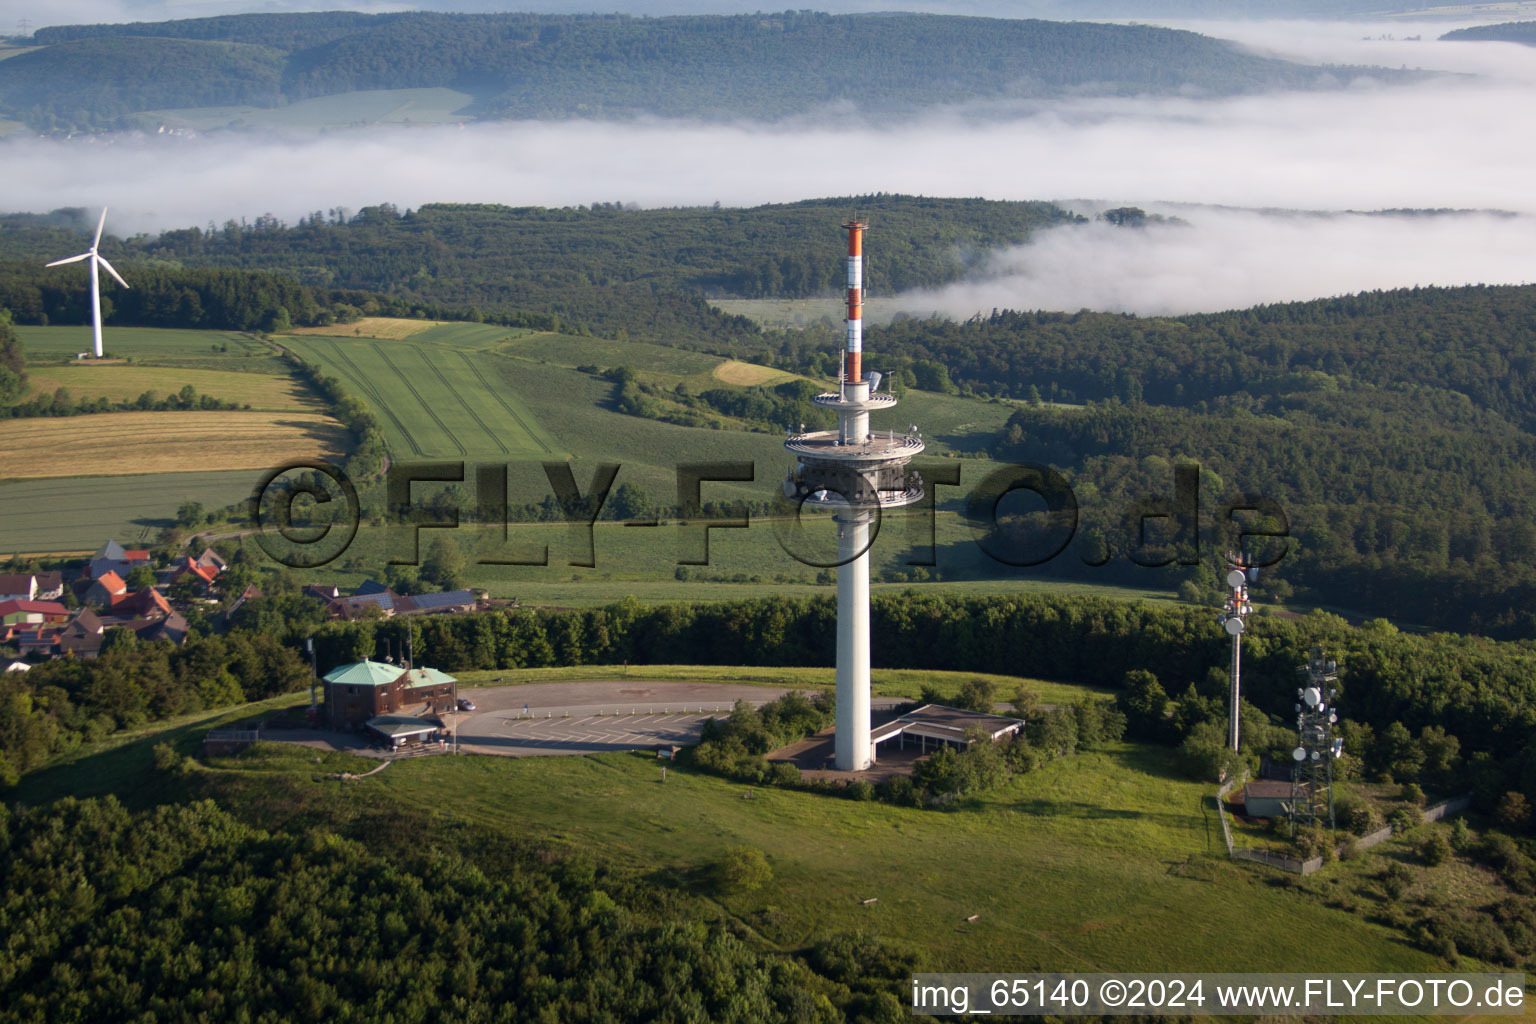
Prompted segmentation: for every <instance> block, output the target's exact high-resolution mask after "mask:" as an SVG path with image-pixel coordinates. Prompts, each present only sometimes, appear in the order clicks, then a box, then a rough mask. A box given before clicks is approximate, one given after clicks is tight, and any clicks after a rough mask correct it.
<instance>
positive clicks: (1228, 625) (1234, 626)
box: [1222, 615, 1243, 636]
mask: <svg viewBox="0 0 1536 1024" xmlns="http://www.w3.org/2000/svg"><path fill="white" fill-rule="evenodd" d="M1222 626H1223V627H1224V628H1225V629H1226V631H1227V632H1228V633H1231V634H1232V635H1233V636H1237V635H1238V634H1239V633H1241V632H1242V631H1243V620H1242V619H1240V618H1238V617H1237V616H1235V615H1234V616H1232V617H1231V618H1230V619H1228V620H1227V621H1226V622H1223V623H1222Z"/></svg>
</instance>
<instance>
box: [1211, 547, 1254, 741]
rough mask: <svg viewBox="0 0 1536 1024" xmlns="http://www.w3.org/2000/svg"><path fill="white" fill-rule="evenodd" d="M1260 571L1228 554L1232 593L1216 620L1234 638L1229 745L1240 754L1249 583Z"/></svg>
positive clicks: (1251, 606) (1228, 723) (1228, 715)
mask: <svg viewBox="0 0 1536 1024" xmlns="http://www.w3.org/2000/svg"><path fill="white" fill-rule="evenodd" d="M1257 573H1258V570H1257V569H1252V568H1249V567H1248V566H1247V565H1246V564H1245V563H1244V562H1243V560H1242V558H1240V557H1239V556H1237V555H1234V554H1231V553H1228V555H1227V587H1228V589H1230V590H1231V591H1232V593H1231V595H1230V596H1229V597H1228V598H1227V603H1226V604H1225V605H1224V606H1223V607H1222V611H1221V614H1220V615H1218V616H1217V617H1216V621H1217V622H1218V623H1220V624H1221V628H1223V629H1225V630H1226V631H1227V634H1228V635H1229V636H1231V637H1232V692H1231V700H1230V703H1229V706H1228V708H1227V746H1229V747H1231V748H1232V752H1233V753H1234V754H1235V753H1237V746H1238V742H1239V740H1241V738H1242V726H1243V716H1242V713H1241V707H1242V701H1241V698H1242V685H1241V684H1242V677H1243V631H1244V630H1246V629H1247V628H1248V616H1249V615H1250V614H1252V612H1253V604H1252V603H1251V602H1250V601H1249V600H1248V582H1249V580H1251V579H1252V578H1253V577H1254V576H1255V575H1256V574H1257Z"/></svg>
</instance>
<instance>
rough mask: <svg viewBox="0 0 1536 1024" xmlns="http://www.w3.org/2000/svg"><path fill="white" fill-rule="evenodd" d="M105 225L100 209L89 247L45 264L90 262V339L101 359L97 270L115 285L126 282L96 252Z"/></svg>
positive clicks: (105, 213)
mask: <svg viewBox="0 0 1536 1024" xmlns="http://www.w3.org/2000/svg"><path fill="white" fill-rule="evenodd" d="M106 224H107V208H106V207H105V206H103V207H102V208H101V219H100V220H99V221H97V222H96V237H95V238H94V239H93V240H92V241H91V247H90V248H89V249H87V250H85V252H83V253H81V254H80V255H78V256H70V257H68V258H66V259H62V260H54V261H53V262H52V263H49V264H47V265H48V266H50V267H60V266H63V265H64V264H66V263H79V262H80V261H81V260H90V261H91V339H92V341H94V342H95V352H96V358H97V359H100V358H101V271H100V270H99V269H97V268H99V267H106V268H107V273H109V274H111V275H112V276H113V277H115V278H117V283H118V284H120V285H122V286H123V287H124V288H127V287H128V282H127V281H124V280H123V275H121V274H119V273H118V272H117V271H116V270H114V269H113V268H112V264H110V263H108V262H107V260H106V257H104V256H102V255H101V254H100V253H98V252H97V251H96V249H97V247H98V246H100V245H101V229H102V228H104V227H106Z"/></svg>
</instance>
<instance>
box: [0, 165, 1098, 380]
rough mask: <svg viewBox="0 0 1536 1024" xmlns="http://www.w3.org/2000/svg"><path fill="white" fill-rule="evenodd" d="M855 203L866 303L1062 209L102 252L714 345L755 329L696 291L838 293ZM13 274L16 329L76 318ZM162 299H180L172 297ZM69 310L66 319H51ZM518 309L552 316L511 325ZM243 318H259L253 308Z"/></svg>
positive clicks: (543, 212) (334, 218) (75, 296)
mask: <svg viewBox="0 0 1536 1024" xmlns="http://www.w3.org/2000/svg"><path fill="white" fill-rule="evenodd" d="M854 213H857V214H858V215H859V216H861V217H863V218H864V219H866V220H868V221H869V222H870V224H871V225H872V230H878V231H879V232H880V238H881V248H880V252H879V254H878V256H875V257H873V258H872V259H871V261H870V266H869V267H868V269H867V271H866V280H867V281H868V282H869V283H868V288H869V289H870V291H871V294H873V295H890V294H894V293H895V292H898V291H902V290H905V289H909V288H920V287H933V286H936V285H940V284H944V283H947V282H950V281H954V280H957V279H958V278H960V277H962V276H963V275H964V274H965V273H966V271H967V270H968V269H969V268H970V267H972V266H974V265H975V264H976V263H977V262H978V261H980V260H981V259H983V258H984V256H985V253H986V252H988V251H989V250H992V249H995V248H998V247H1001V246H1005V245H1012V244H1017V243H1020V242H1023V241H1026V240H1027V239H1028V238H1029V237H1031V235H1033V234H1034V233H1035V232H1037V231H1039V230H1042V229H1044V228H1046V227H1049V226H1051V225H1053V224H1059V223H1063V222H1066V221H1070V220H1072V219H1073V215H1072V214H1071V213H1070V212H1068V211H1066V210H1064V209H1062V208H1060V207H1058V206H1056V205H1054V204H1052V203H1028V202H996V201H991V200H984V199H929V198H924V197H913V196H896V195H870V196H857V197H846V198H833V199H816V200H807V201H804V202H798V203H789V204H784V205H773V206H759V207H753V208H750V209H738V208H726V209H716V208H709V207H691V208H676V209H659V210H635V209H625V208H623V207H622V206H620V205H619V204H617V203H607V202H594V203H593V204H592V205H591V206H590V207H579V208H569V207H566V208H560V209H545V208H542V207H520V208H512V207H505V206H477V205H453V204H429V205H426V206H423V207H421V208H420V209H418V210H414V211H412V210H407V211H403V212H402V211H400V210H398V209H396V208H395V207H393V206H390V205H382V206H374V207H367V208H364V209H363V210H361V211H358V212H357V213H355V214H348V213H346V212H345V211H340V210H332V211H316V212H314V213H313V214H311V215H309V216H307V217H305V218H303V219H302V221H301V222H300V223H299V224H297V225H295V226H292V227H289V226H285V225H283V224H282V223H280V222H279V221H277V220H276V219H275V218H267V217H262V218H258V219H257V220H256V222H254V223H249V224H238V223H235V222H233V221H231V222H228V223H226V224H225V225H223V226H222V227H215V226H213V225H209V226H208V227H207V228H206V229H204V228H197V227H193V228H186V229H182V230H174V231H167V232H164V233H162V234H160V235H159V236H157V237H154V238H149V237H142V236H141V237H134V238H129V239H104V240H103V243H102V253H103V255H105V256H106V257H107V258H108V259H110V260H112V262H113V265H114V266H116V267H118V268H119V269H120V270H121V271H122V272H123V273H124V274H125V275H127V276H128V279H129V280H130V281H131V282H134V287H135V288H140V287H143V288H146V289H147V290H153V289H154V288H155V287H156V284H155V281H154V280H153V278H152V277H151V278H147V279H145V280H144V282H143V284H142V285H141V284H140V283H139V282H140V276H139V270H138V268H139V267H140V266H143V265H144V264H146V263H147V264H149V265H150V266H151V267H153V266H156V265H160V264H166V265H170V266H180V267H183V268H187V269H190V268H210V269H211V268H225V269H240V270H264V271H274V272H277V271H280V272H282V273H284V274H286V275H288V276H289V277H291V278H293V279H295V280H297V281H299V282H302V283H303V284H304V285H307V286H308V287H310V288H312V289H315V290H316V291H318V292H322V293H327V294H329V293H331V292H334V291H337V290H343V291H344V290H356V291H359V292H369V293H387V294H388V295H389V296H390V300H391V301H392V302H393V303H395V304H396V306H395V309H394V313H395V315H419V316H426V317H434V318H447V319H452V318H455V317H465V316H469V315H471V314H473V315H476V316H483V317H484V318H485V319H498V320H501V321H503V322H508V323H514V324H523V323H527V324H528V325H529V326H539V327H541V328H542V329H546V330H559V329H561V327H565V328H566V329H576V328H581V327H586V328H589V329H591V330H592V331H594V332H598V333H603V334H607V335H609V336H616V335H618V334H619V332H621V331H622V332H623V335H624V336H626V337H629V338H633V339H636V340H647V341H657V342H661V343H663V344H673V345H679V344H680V345H685V346H688V347H692V348H705V349H721V350H726V349H729V347H730V346H731V345H732V344H733V342H735V341H744V340H745V339H747V338H750V337H753V336H755V335H756V334H758V328H757V327H756V325H755V324H753V323H751V322H750V321H747V320H744V319H742V318H739V317H731V316H726V315H724V314H722V313H720V312H718V311H717V310H715V309H713V308H712V307H710V306H709V305H708V304H707V303H706V302H705V301H704V299H705V297H706V296H730V297H741V298H753V297H758V296H786V297H804V296H819V295H831V294H836V292H837V290H838V289H839V288H841V287H842V282H843V280H844V278H843V269H842V265H841V263H840V262H839V261H838V260H837V258H836V256H835V254H836V252H837V251H838V250H839V249H840V248H841V247H842V246H843V244H844V243H843V242H842V238H843V233H842V231H841V229H840V228H839V227H838V225H839V224H841V223H843V222H844V221H846V220H847V219H848V218H849V217H850V216H851V215H853V214H854ZM88 221H90V218H89V217H87V216H86V214H85V212H83V211H74V210H60V211H55V212H54V213H52V214H45V215H32V214H12V215H6V216H3V217H0V259H14V260H27V261H38V262H39V263H41V262H46V261H47V260H46V259H43V258H42V257H44V256H45V255H46V254H49V253H54V252H56V251H57V252H64V251H73V250H70V246H76V245H78V244H79V241H80V239H79V237H78V236H77V234H76V232H81V233H83V232H88V231H89V230H91V229H92V228H93V227H94V224H93V223H88ZM829 253H831V254H833V256H832V258H828V254H829ZM53 258H55V257H54V256H47V259H53ZM11 274H12V275H19V276H20V278H22V279H25V280H24V282H23V283H24V284H25V286H26V287H27V288H28V289H29V290H28V291H27V292H25V293H24V295H22V296H20V297H17V298H12V295H11V294H10V292H9V291H0V305H8V306H10V307H11V308H12V309H14V310H15V311H16V316H17V319H18V320H19V321H20V322H23V323H37V322H39V320H38V319H37V317H38V314H39V313H40V312H47V313H48V315H49V316H50V317H51V318H52V319H53V320H54V321H55V322H83V319H84V317H85V316H86V308H85V306H84V300H83V299H82V298H81V294H82V293H81V291H80V288H79V285H78V283H73V284H71V282H70V281H69V279H68V277H67V276H65V275H58V274H53V273H52V272H43V271H40V270H38V269H37V268H36V267H35V266H33V267H18V268H15V269H13V270H12V271H11ZM50 274H51V275H52V276H49V275H50ZM5 282H6V276H0V289H4V288H9V287H13V286H8V285H7V284H6V283H5ZM46 282H52V283H51V285H50V284H48V283H46ZM48 287H51V288H52V289H53V292H54V293H55V297H54V298H53V299H52V300H51V301H52V307H51V308H50V306H49V304H48V303H42V302H40V301H39V300H38V299H36V298H34V297H32V292H31V291H30V289H34V288H35V289H44V288H48ZM110 294H111V297H112V299H113V300H114V302H119V303H120V302H128V301H132V299H131V298H130V296H131V293H123V294H122V295H119V294H118V293H117V292H111V293H110ZM342 298H343V299H344V298H345V297H344V296H343V297H342ZM275 301H276V299H275V298H274V302H275ZM293 301H295V302H297V303H299V305H301V306H303V307H304V308H303V310H302V311H301V309H300V308H298V307H297V306H296V307H293V308H290V310H289V312H290V314H291V315H292V317H293V322H294V323H296V324H297V323H307V322H309V321H308V320H307V319H305V317H306V316H307V315H308V313H307V310H308V309H309V307H310V306H311V305H314V304H315V303H316V302H318V301H319V300H318V299H313V298H311V299H295V300H293ZM357 301H363V300H361V299H359V300H357ZM157 305H158V306H160V307H162V308H163V307H166V306H168V305H169V306H170V307H171V309H174V308H175V303H174V302H172V301H171V297H169V296H167V297H166V298H165V299H162V300H160V301H159V302H158V303H157ZM65 306H67V307H68V310H69V311H68V313H64V312H61V311H60V310H61V308H62V307H65ZM272 306H273V303H268V304H267V309H268V310H270V309H271V308H272ZM530 310H536V311H539V312H540V313H541V314H542V315H543V316H545V317H546V318H548V317H555V318H557V319H555V320H553V321H552V322H550V321H547V320H546V322H545V323H542V324H539V323H534V322H532V321H530V320H527V319H526V318H525V319H518V317H519V316H522V315H524V314H526V313H527V311H530ZM260 312H261V311H260V310H258V311H256V313H257V314H259V313H260ZM130 316H132V317H135V318H133V319H129V318H128V317H130ZM508 316H511V317H513V319H510V320H509V319H507V317H508ZM173 319H174V318H173ZM247 319H249V318H247ZM113 322H117V323H124V324H128V323H133V324H149V323H153V324H154V325H156V326H184V327H195V326H207V321H206V319H204V318H201V317H193V316H188V317H184V318H183V319H182V321H181V322H173V320H167V319H165V318H163V317H162V318H160V319H156V320H153V321H149V320H145V319H142V318H141V314H138V313H134V312H132V311H130V310H122V309H119V312H118V313H117V314H116V315H115V317H114V319H113ZM250 322H251V323H252V324H253V325H255V324H260V322H261V321H260V318H259V315H257V316H256V319H254V320H251V321H250Z"/></svg>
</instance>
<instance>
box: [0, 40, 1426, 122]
mask: <svg viewBox="0 0 1536 1024" xmlns="http://www.w3.org/2000/svg"><path fill="white" fill-rule="evenodd" d="M33 41H35V42H36V43H38V44H40V45H41V46H42V47H43V48H42V49H38V50H34V51H31V52H28V53H23V54H21V55H19V56H16V57H13V58H11V59H10V60H7V61H4V62H3V63H0V105H3V108H4V109H5V110H6V112H8V113H10V114H11V115H13V116H16V117H18V118H21V119H23V120H25V121H26V122H27V123H28V124H29V125H31V126H33V127H34V128H39V129H51V128H87V127H106V126H114V125H117V124H119V123H126V122H124V121H122V119H123V118H124V115H127V114H131V113H133V112H135V111H141V110H150V109H162V108H178V107H196V106H208V105H249V106H258V107H272V106H279V105H282V104H284V103H289V102H293V101H296V100H303V99H309V98H313V97H318V96H329V95H333V94H337V93H346V92H352V91H356V90H364V89H411V88H423V87H439V86H443V87H450V88H454V89H458V90H461V91H463V92H466V93H469V94H471V95H472V96H474V97H475V98H476V103H475V106H474V108H473V110H474V112H475V113H477V114H478V115H479V116H480V117H483V118H570V117H579V118H612V117H631V116H635V115H638V114H651V115H660V116H665V117H679V116H689V117H704V118H720V119H736V118H743V117H750V118H763V119H775V118H781V117H786V116H792V115H795V114H801V113H805V112H808V111H812V110H815V109H818V108H823V107H826V106H827V105H829V104H833V103H840V102H848V103H853V104H855V105H856V106H857V107H858V109H859V110H860V111H861V112H862V113H864V114H866V115H868V114H882V113H895V112H911V111H914V110H917V109H920V108H922V107H928V106H934V105H938V104H954V103H975V102H980V103H983V104H985V103H989V102H990V103H1001V102H1007V101H1018V100H1028V99H1035V98H1043V97H1052V96H1060V95H1063V94H1067V93H1072V94H1080V93H1083V92H1091V93H1098V94H1105V93H1109V94H1114V93H1147V92H1150V93H1175V92H1178V91H1180V90H1188V89H1195V90H1198V91H1199V92H1201V93H1205V94H1211V95H1230V94H1234V93H1243V92H1253V91H1258V90H1263V89H1276V88H1314V87H1329V86H1336V85H1338V84H1339V83H1340V81H1341V80H1343V79H1347V78H1348V77H1350V76H1351V75H1352V74H1353V73H1356V72H1361V71H1364V70H1365V69H1337V68H1336V69H1329V70H1330V71H1331V72H1332V73H1331V74H1326V73H1324V72H1323V71H1322V69H1318V68H1312V67H1306V66H1303V65H1297V64H1292V63H1288V62H1286V61H1282V60H1277V59H1273V58H1269V57H1262V56H1258V55H1256V54H1253V53H1249V52H1246V51H1244V50H1241V49H1240V48H1238V47H1236V46H1234V45H1232V44H1230V43H1227V42H1225V41H1222V40H1217V39H1211V38H1208V37H1205V36H1200V35H1196V34H1195V33H1192V32H1184V31H1176V30H1172V29H1165V28H1154V27H1150V26H1145V25H1105V24H1091V23H1085V22H1050V21H1025V20H1003V19H989V18H963V17H953V16H943V15H913V14H879V15H859V16H852V15H829V14H818V13H815V12H812V11H799V12H795V11H786V12H784V13H780V14H751V15H741V16H686V17H666V18H632V17H628V16H624V15H548V14H433V13H423V12H415V13H404V14H380V15H373V16H366V15H356V14H343V13H326V14H288V15H275V14H265V15H255V14H253V15H230V16H225V17H216V18H197V19H190V20H184V21H166V22H155V23H142V22H141V23H134V24H126V25H71V26H57V27H51V28H44V29H39V30H38V31H37V33H36V35H35V37H34V40H33ZM151 68H154V69H156V70H157V73H156V74H154V75H146V74H145V73H144V72H145V71H146V70H148V69H151ZM1371 73H1372V74H1373V75H1374V76H1377V77H1380V76H1381V75H1382V74H1384V73H1385V74H1386V75H1387V76H1388V77H1390V78H1393V79H1397V78H1404V77H1407V75H1406V73H1399V72H1382V71H1381V70H1380V69H1372V71H1371Z"/></svg>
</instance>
